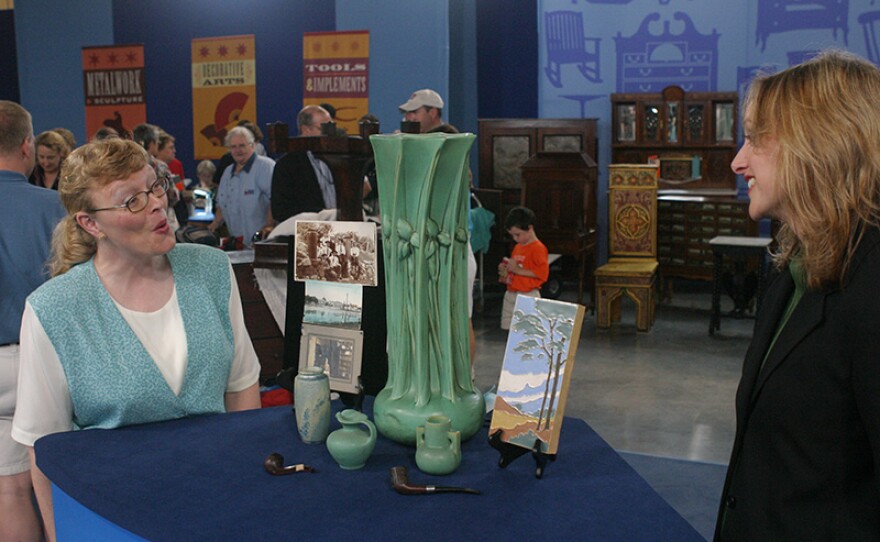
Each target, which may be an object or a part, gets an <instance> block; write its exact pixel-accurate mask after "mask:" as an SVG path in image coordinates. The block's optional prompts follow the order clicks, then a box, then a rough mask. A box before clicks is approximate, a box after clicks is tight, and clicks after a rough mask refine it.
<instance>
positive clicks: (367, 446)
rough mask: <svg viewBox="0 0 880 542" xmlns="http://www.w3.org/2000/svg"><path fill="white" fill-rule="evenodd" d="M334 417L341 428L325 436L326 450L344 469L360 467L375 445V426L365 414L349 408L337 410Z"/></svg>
mask: <svg viewBox="0 0 880 542" xmlns="http://www.w3.org/2000/svg"><path fill="white" fill-rule="evenodd" d="M336 419H337V420H339V423H341V424H342V429H337V430H336V431H333V432H332V433H330V436H328V437H327V451H328V452H330V455H331V456H333V459H335V460H336V462H337V463H339V466H340V467H342V468H343V469H345V470H357V469H360V468H362V467H363V466H364V465H365V464H366V462H367V458H368V457H370V454H371V453H373V448H375V447H376V426H375V425H373V422H371V421H370V420H369V418H367V415H366V414H364V413H363V412H358V411H357V410H354V409H350V408H349V409H346V410H343V411H342V412H337V413H336ZM364 429H366V431H364Z"/></svg>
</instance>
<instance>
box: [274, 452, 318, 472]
mask: <svg viewBox="0 0 880 542" xmlns="http://www.w3.org/2000/svg"><path fill="white" fill-rule="evenodd" d="M263 467H264V468H265V469H266V472H268V473H269V474H273V475H275V476H284V475H285V474H296V473H298V472H315V469H313V468H312V467H310V466H308V465H304V464H302V463H298V464H296V465H288V466H286V467H285V466H284V456H283V455H281V454H278V453H273V454H269V457H267V458H266V460H265V461H264V462H263Z"/></svg>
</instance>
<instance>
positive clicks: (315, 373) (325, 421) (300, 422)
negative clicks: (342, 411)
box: [293, 367, 330, 444]
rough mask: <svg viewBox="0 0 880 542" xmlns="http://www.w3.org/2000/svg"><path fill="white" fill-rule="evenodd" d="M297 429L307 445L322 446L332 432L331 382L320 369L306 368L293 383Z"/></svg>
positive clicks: (301, 370) (300, 371)
mask: <svg viewBox="0 0 880 542" xmlns="http://www.w3.org/2000/svg"><path fill="white" fill-rule="evenodd" d="M293 407H294V410H295V411H296V429H297V431H299V436H300V438H301V439H302V441H303V442H305V443H306V444H320V443H322V442H324V441H325V440H326V439H327V434H328V433H329V432H330V381H329V380H328V378H327V375H326V374H324V371H323V370H322V369H321V368H320V367H304V368H302V369H300V370H299V374H297V375H296V378H295V379H294V381H293Z"/></svg>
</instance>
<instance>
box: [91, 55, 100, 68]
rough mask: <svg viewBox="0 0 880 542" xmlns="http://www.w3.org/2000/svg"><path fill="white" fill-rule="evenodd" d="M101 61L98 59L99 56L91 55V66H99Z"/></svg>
mask: <svg viewBox="0 0 880 542" xmlns="http://www.w3.org/2000/svg"><path fill="white" fill-rule="evenodd" d="M100 61H101V60H100V59H99V58H98V55H89V64H91V65H92V66H97V65H98V62H100Z"/></svg>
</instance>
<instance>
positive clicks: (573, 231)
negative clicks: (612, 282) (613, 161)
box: [521, 152, 597, 303]
mask: <svg viewBox="0 0 880 542" xmlns="http://www.w3.org/2000/svg"><path fill="white" fill-rule="evenodd" d="M521 169H522V198H521V203H522V205H524V206H525V207H528V208H529V209H531V210H532V211H534V212H535V216H536V223H535V231H536V232H537V233H538V237H539V238H540V239H541V242H543V243H544V245H545V246H546V247H547V250H548V251H549V252H550V253H551V254H562V255H568V256H573V257H574V258H575V259H576V260H577V270H578V271H577V277H578V303H581V302H582V301H583V291H584V283H585V281H588V282H586V284H592V283H593V280H592V278H593V270H594V269H595V262H594V256H595V251H596V241H597V233H596V230H597V228H596V179H597V167H596V162H595V161H593V159H592V158H590V157H589V156H587V154H586V153H583V152H539V153H537V154H535V155H534V156H532V157H531V158H529V159H528V160H527V161H526V163H525V164H523V165H522V168H521ZM590 291H591V292H592V288H591V289H590ZM590 301H591V302H592V301H593V296H592V295H591V296H590Z"/></svg>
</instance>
